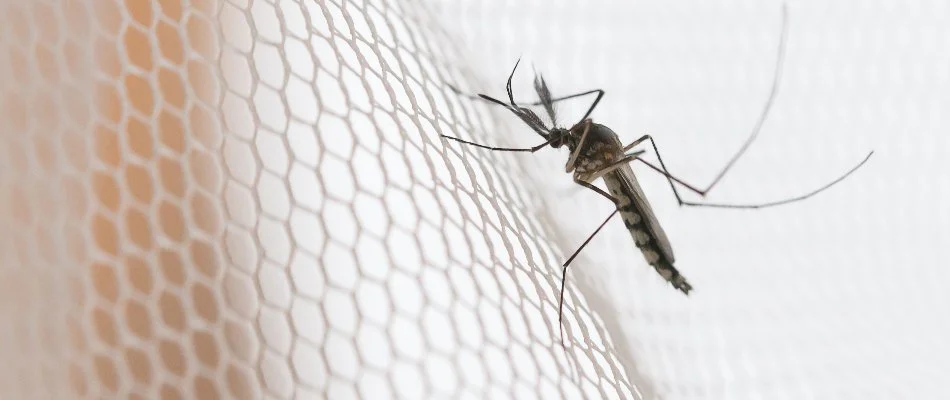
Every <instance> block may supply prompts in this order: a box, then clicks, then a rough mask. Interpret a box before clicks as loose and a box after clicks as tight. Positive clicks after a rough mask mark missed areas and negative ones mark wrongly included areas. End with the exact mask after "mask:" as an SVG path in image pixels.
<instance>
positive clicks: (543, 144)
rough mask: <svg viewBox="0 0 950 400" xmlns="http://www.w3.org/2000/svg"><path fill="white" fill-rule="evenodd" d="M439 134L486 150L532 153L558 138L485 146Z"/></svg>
mask: <svg viewBox="0 0 950 400" xmlns="http://www.w3.org/2000/svg"><path fill="white" fill-rule="evenodd" d="M439 136H442V137H444V138H446V139H451V140H454V141H456V142H459V143H464V144H467V145H470V146H475V147H479V148H482V149H488V150H493V151H516V152H525V153H534V152H536V151H538V150H541V149H543V148H544V146H547V145H549V144H551V142H554V141H555V140H557V139H559V138H557V137H554V138H551V139H548V140H547V141H545V142H544V143H541V144H539V145H537V146H534V147H527V148H513V147H492V146H486V145H484V144H478V143H475V142H470V141H468V140H462V139H459V138H457V137H452V136H446V135H439Z"/></svg>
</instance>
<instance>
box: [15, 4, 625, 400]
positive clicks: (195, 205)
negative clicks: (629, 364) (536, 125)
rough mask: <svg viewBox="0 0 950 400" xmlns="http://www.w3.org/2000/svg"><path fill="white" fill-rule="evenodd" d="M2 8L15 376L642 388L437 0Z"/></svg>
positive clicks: (69, 388)
mask: <svg viewBox="0 0 950 400" xmlns="http://www.w3.org/2000/svg"><path fill="white" fill-rule="evenodd" d="M0 6H2V8H0V9H2V15H3V16H2V17H0V21H3V23H2V25H3V32H4V34H3V39H2V44H0V53H2V54H3V59H4V61H3V62H0V68H2V70H0V72H2V73H0V101H2V104H3V118H2V119H0V123H2V124H3V125H2V130H0V132H2V136H0V144H2V148H0V154H2V163H3V168H2V171H0V174H2V177H3V178H2V180H0V185H2V191H3V193H4V196H3V197H2V199H3V204H2V205H3V207H2V210H3V212H2V213H0V218H2V221H3V223H4V224H5V226H8V227H9V233H10V234H8V235H5V236H4V238H3V240H2V241H0V244H2V246H3V247H2V249H0V253H2V257H3V259H2V268H0V274H2V279H0V281H2V285H3V290H2V294H0V300H2V309H0V318H2V321H3V324H4V325H5V326H7V327H10V328H9V329H4V330H3V331H4V336H3V337H2V339H0V353H2V354H4V358H5V361H7V362H5V363H4V364H5V365H4V366H3V367H0V391H2V392H3V393H4V394H5V396H4V397H7V396H6V394H9V397H10V398H38V397H45V398H70V397H78V398H126V397H133V398H163V399H174V398H262V397H267V398H292V397H295V396H296V397H299V398H333V399H343V398H358V397H362V398H392V397H395V398H407V399H411V398H480V397H485V396H488V397H493V398H499V397H509V396H519V397H525V396H527V397H533V396H542V397H546V398H552V397H580V396H588V397H608V398H634V397H638V394H637V390H636V389H635V386H634V385H633V384H631V383H630V381H629V380H628V378H627V376H626V372H625V368H624V367H623V366H622V365H621V363H620V362H619V361H618V359H617V358H616V357H615V356H614V351H612V345H611V343H610V341H609V339H608V337H607V335H606V334H605V332H604V330H603V327H602V324H601V323H600V322H599V321H600V320H599V318H598V317H596V316H595V315H591V314H590V313H589V312H588V311H586V310H587V306H586V305H584V304H583V303H575V300H574V298H573V297H572V298H571V299H569V301H568V313H569V316H568V317H569V318H567V320H568V321H567V322H568V324H569V326H570V329H571V330H570V331H569V332H568V333H569V334H572V336H573V337H574V339H573V340H571V339H569V340H568V342H569V343H568V346H567V347H566V348H562V347H561V344H560V342H559V339H558V324H557V315H556V311H555V310H556V302H555V300H556V293H557V288H558V285H559V280H558V275H556V274H553V273H552V270H550V269H548V268H547V267H546V266H549V265H557V264H558V263H559V262H558V260H561V259H562V258H563V254H562V253H561V252H560V251H555V250H554V249H553V248H552V247H551V246H550V245H549V244H548V243H549V242H550V238H551V237H552V236H553V233H552V231H551V228H550V227H549V226H547V225H545V224H543V223H541V222H539V221H538V220H537V218H536V215H533V214H530V213H526V211H527V210H534V209H537V208H538V207H540V206H541V204H540V203H539V202H538V201H537V200H536V199H534V198H532V197H531V196H530V195H529V193H528V192H527V191H526V189H525V188H524V187H523V186H519V184H518V183H517V181H513V180H512V179H511V178H510V177H511V176H517V175H518V171H519V167H518V166H517V165H515V164H512V163H513V162H514V161H513V160H512V159H510V158H507V157H499V156H495V155H493V154H484V153H480V152H471V151H467V150H463V151H458V150H450V149H449V147H447V146H446V145H445V144H444V143H442V142H441V141H440V140H439V139H438V135H437V134H438V133H447V134H452V135H468V133H466V132H467V131H468V130H474V131H489V130H497V128H500V126H497V125H490V124H493V123H492V122H490V121H492V119H491V118H490V117H489V115H488V114H487V113H486V112H485V111H486V108H484V107H481V106H478V105H474V104H472V103H471V102H461V101H459V99H458V98H455V97H454V96H448V97H447V96H446V95H445V94H444V93H443V92H444V89H443V88H444V83H443V82H444V81H445V80H457V78H453V77H458V76H460V74H459V71H458V69H457V65H458V64H457V62H454V61H452V60H454V59H455V58H456V57H457V53H456V52H457V51H458V49H457V48H454V47H453V42H452V41H450V40H449V39H448V37H447V36H446V34H445V32H443V31H441V30H439V28H438V26H439V25H438V24H437V23H436V21H435V20H434V17H433V15H432V13H431V10H430V9H429V8H428V7H426V6H421V5H418V4H412V3H410V2H390V3H386V2H368V3H365V4H363V3H348V4H345V5H341V4H339V3H337V2H322V1H317V2H314V1H309V0H308V1H277V2H271V1H264V0H255V1H249V2H240V1H213V0H207V1H197V2H194V1H192V2H182V1H180V0H154V1H148V0H147V1H126V2H122V1H113V0H107V1H72V2H59V1H28V2H16V1H12V0H11V1H4V2H2V3H0ZM571 292H572V291H571Z"/></svg>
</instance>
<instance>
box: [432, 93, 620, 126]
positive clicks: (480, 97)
mask: <svg viewBox="0 0 950 400" xmlns="http://www.w3.org/2000/svg"><path fill="white" fill-rule="evenodd" d="M447 86H448V87H449V89H451V90H452V91H453V92H455V94H457V95H459V96H462V97H465V98H467V99H471V100H484V101H488V102H490V103H494V104H500V105H502V106H504V107H505V108H508V107H509V105H508V104H505V103H504V102H502V101H500V100H498V99H494V98H492V97H489V96H487V95H484V94H468V93H464V92H462V91H461V90H459V88H457V87H455V86H453V85H451V84H449V85H447ZM594 93H597V97H596V98H595V99H594V102H593V103H591V106H590V108H589V109H588V110H587V113H586V114H584V118H587V117H588V116H590V114H591V113H592V112H593V111H594V108H595V107H597V103H600V99H601V98H602V97H604V91H603V89H594V90H588V91H586V92H582V93H575V94H572V95H567V96H563V97H556V98H553V99H551V104H554V103H557V102H559V101H562V100H570V99H573V98H577V97H581V96H587V95H589V94H594ZM520 103H521V104H527V105H530V106H540V105H542V104H543V103H542V102H540V101H536V102H534V103H525V102H520ZM516 104H517V103H516ZM584 118H581V119H582V120H583V119H584Z"/></svg>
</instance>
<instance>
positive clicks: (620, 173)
mask: <svg viewBox="0 0 950 400" xmlns="http://www.w3.org/2000/svg"><path fill="white" fill-rule="evenodd" d="M604 181H605V182H606V183H607V189H608V190H609V191H610V193H611V194H612V195H613V196H614V197H616V198H617V200H618V208H619V210H620V216H621V217H622V218H623V223H624V225H625V226H626V227H627V230H629V231H630V235H631V236H633V241H634V242H635V243H636V245H637V247H638V248H639V249H640V251H641V252H642V253H643V257H644V258H645V259H646V260H647V263H649V264H650V265H651V266H653V268H654V269H655V270H656V272H657V273H659V274H660V276H662V277H663V279H666V281H667V282H670V284H672V285H673V287H675V288H676V289H679V290H680V291H682V292H683V293H686V294H689V291H690V290H692V288H693V287H692V286H691V285H690V284H689V282H687V281H686V278H685V277H683V275H680V273H679V271H677V270H676V267H674V266H673V263H674V261H675V259H674V257H673V249H672V247H671V246H670V242H669V239H667V238H666V234H665V233H664V232H663V228H661V227H660V224H659V221H657V219H656V216H655V215H654V214H653V210H652V209H651V208H650V204H649V203H647V201H646V198H645V197H644V195H643V190H642V189H641V188H640V185H639V184H638V183H637V181H636V177H634V176H633V171H632V170H631V169H630V167H629V166H626V167H625V168H619V169H617V170H616V171H613V172H611V173H608V174H607V175H605V176H604Z"/></svg>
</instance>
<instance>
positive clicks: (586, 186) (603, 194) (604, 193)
mask: <svg viewBox="0 0 950 400" xmlns="http://www.w3.org/2000/svg"><path fill="white" fill-rule="evenodd" d="M574 183H576V184H578V185H581V186H583V187H585V188H588V189H590V190H593V191H594V192H596V193H597V194H599V195H601V196H604V197H605V198H607V200H610V202H611V203H614V205H615V206H616V205H619V204H617V202H618V200H617V198H616V197H614V196H611V195H610V193H607V192H605V191H604V190H603V189H601V188H599V187H597V186H594V185H592V184H590V183H587V182H584V181H582V180H580V179H578V178H577V177H574Z"/></svg>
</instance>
